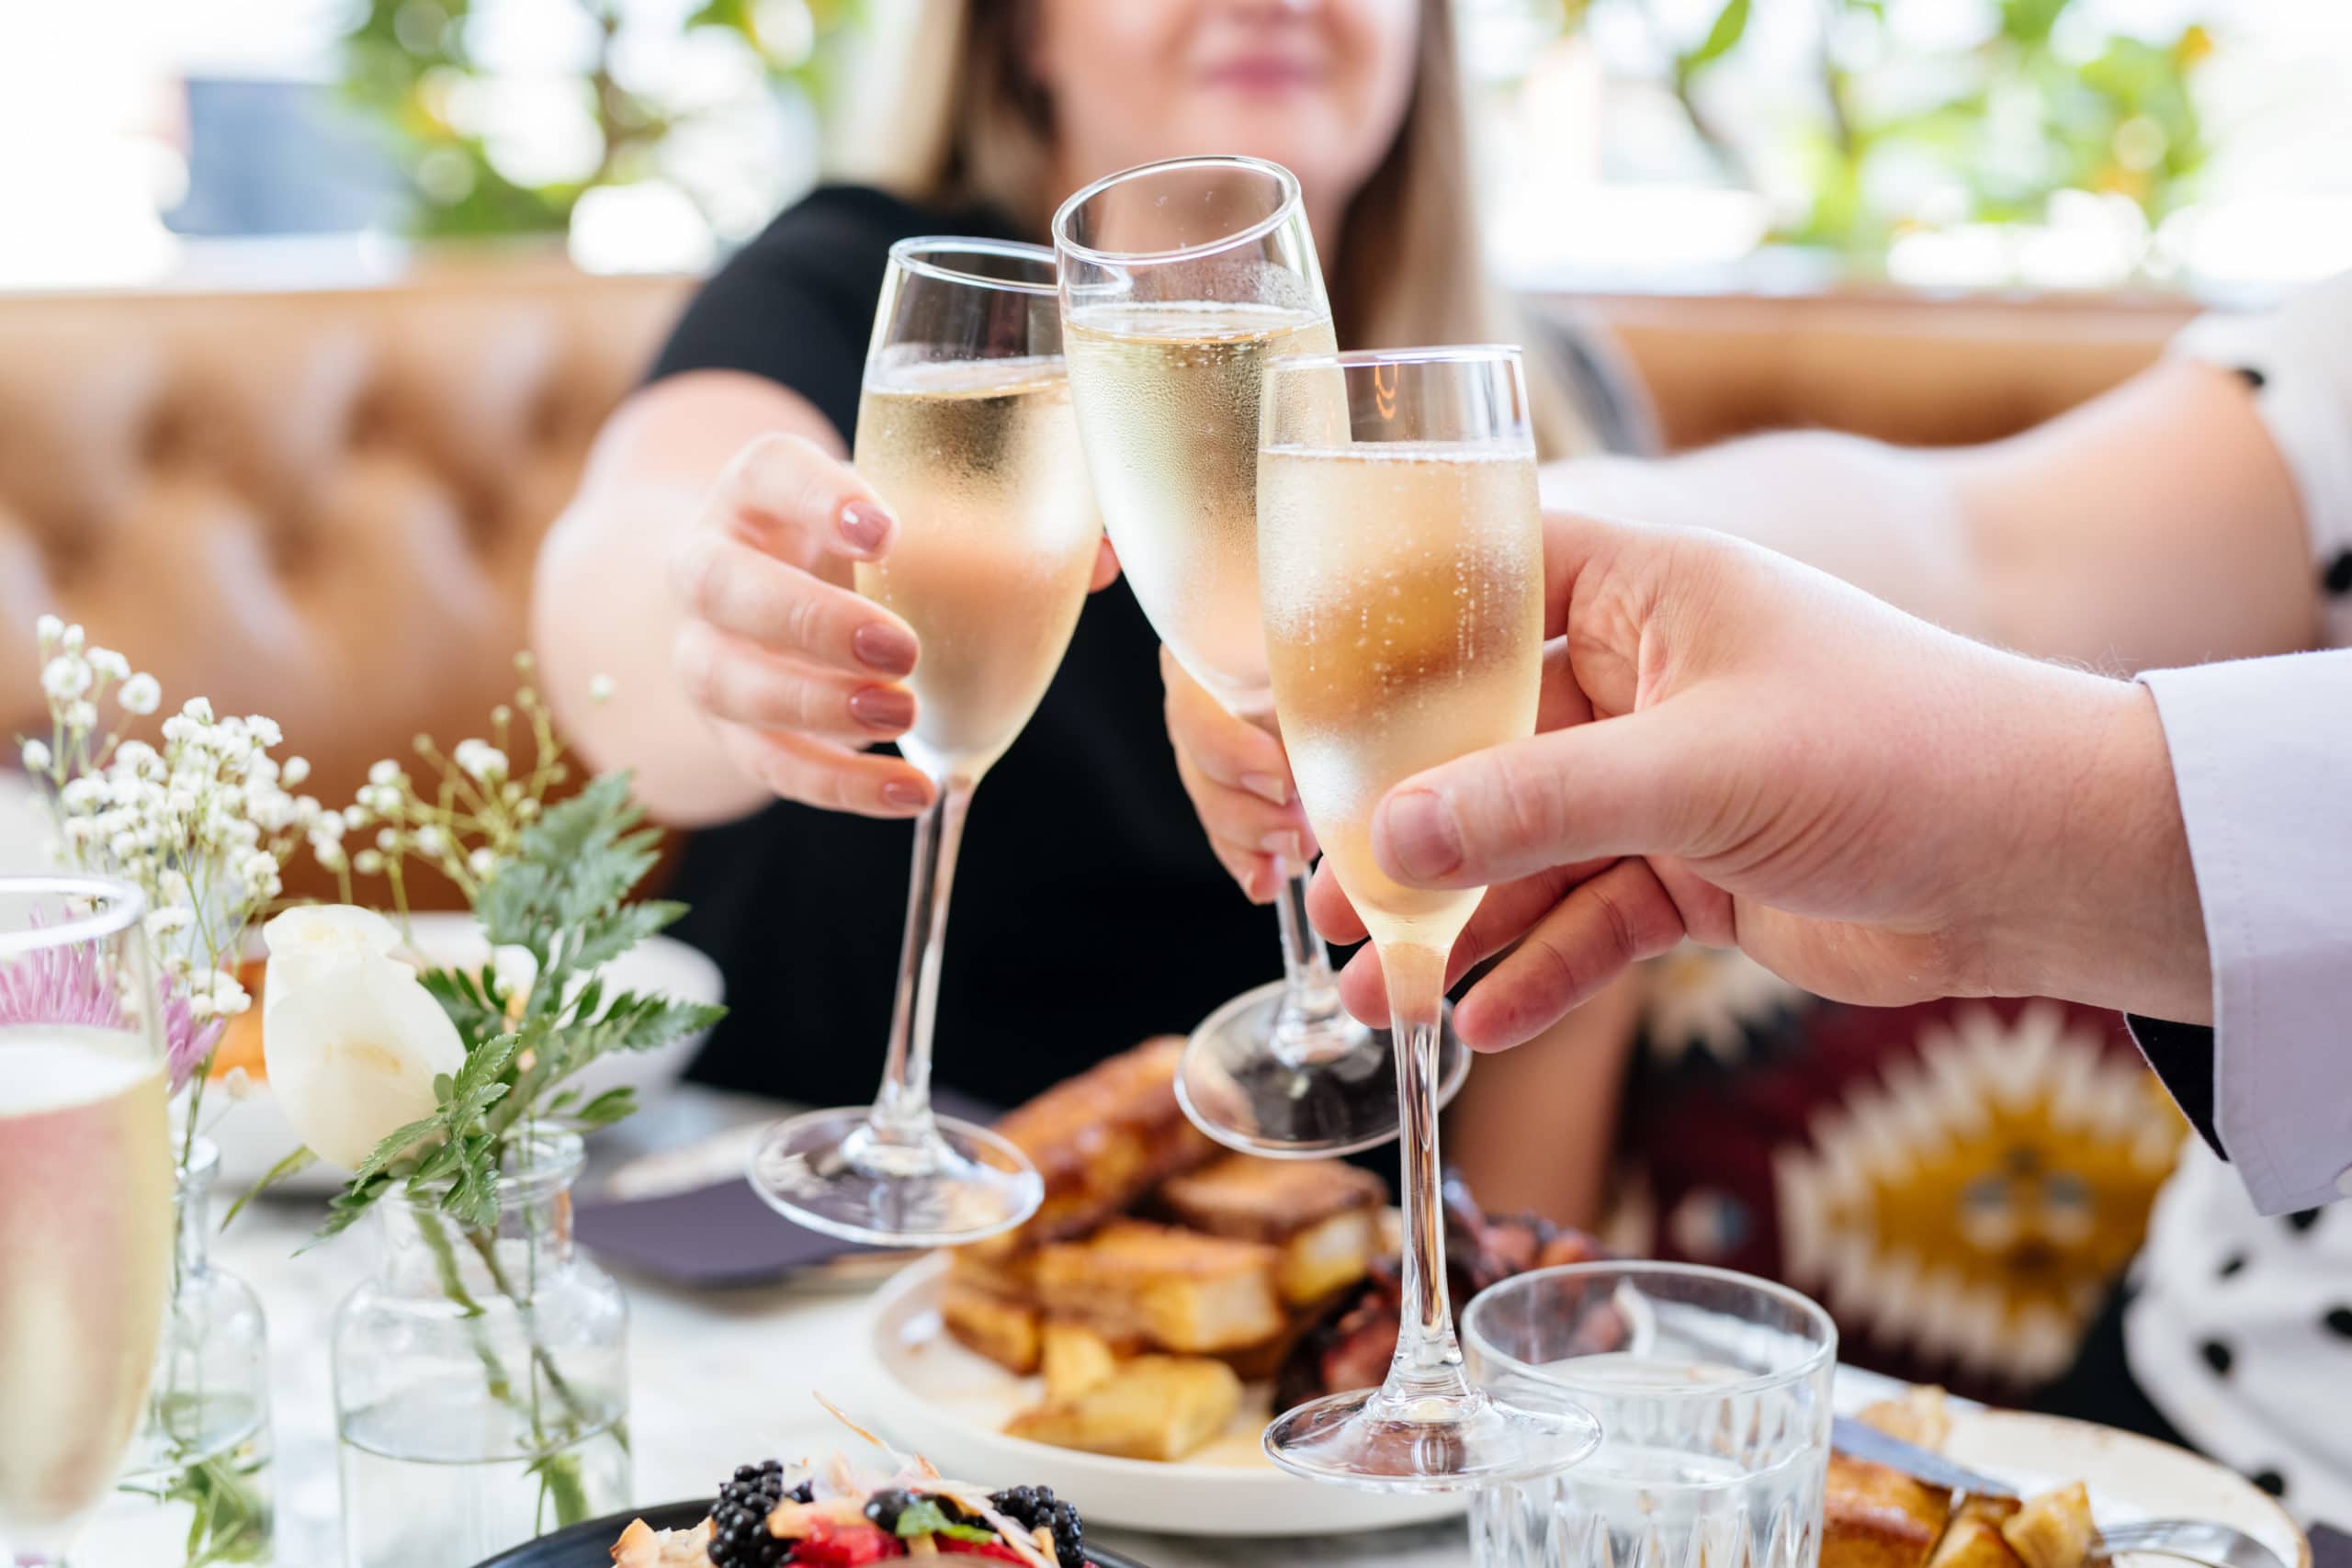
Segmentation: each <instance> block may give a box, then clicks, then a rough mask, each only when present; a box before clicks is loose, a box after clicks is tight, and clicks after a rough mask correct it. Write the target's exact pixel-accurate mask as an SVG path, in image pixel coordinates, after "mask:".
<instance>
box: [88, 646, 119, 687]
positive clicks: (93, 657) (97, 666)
mask: <svg viewBox="0 0 2352 1568" xmlns="http://www.w3.org/2000/svg"><path fill="white" fill-rule="evenodd" d="M84 657H85V658H87V659H88V660H89V661H90V668H91V669H93V670H95V671H97V672H98V673H99V674H100V675H102V676H104V677H106V679H107V680H109V681H128V680H129V679H130V660H128V659H125V658H124V657H123V656H122V655H121V654H119V653H117V652H116V651H115V650H114V649H111V648H95V647H94V648H92V649H90V651H89V652H88V653H87V654H86V655H85V656H84Z"/></svg>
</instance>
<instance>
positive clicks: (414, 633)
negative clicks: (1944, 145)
mask: <svg viewBox="0 0 2352 1568" xmlns="http://www.w3.org/2000/svg"><path fill="white" fill-rule="evenodd" d="M689 287H690V286H689V285H688V284H687V283H686V282H684V280H680V279H676V278H609V277H586V276H581V275H579V274H577V273H574V272H572V271H571V270H570V269H569V268H567V267H565V266H563V265H561V264H560V263H558V262H550V261H541V260H536V259H526V260H517V259H515V258H513V257H506V258H504V259H490V260H469V261H448V260H435V261H430V262H428V263H426V264H425V265H423V266H422V267H421V268H420V269H419V270H418V271H417V272H416V274H415V275H414V276H413V277H411V278H410V279H408V280H406V281H403V282H402V283H401V284H400V285H399V286H397V287H394V288H376V289H359V290H351V291H343V292H299V293H242V294H241V293H215V294H186V293H157V294H119V295H115V294H89V295H74V296H6V295H0V727H5V728H0V735H6V734H12V733H18V732H23V731H27V730H28V729H29V728H32V726H33V724H34V722H35V720H36V719H38V718H39V717H40V714H41V705H40V691H39V687H38V684H37V682H36V681H35V678H34V676H35V671H34V668H33V666H34V653H33V634H32V623H33V619H34V617H35V616H37V615H40V614H41V613H42V612H44V611H54V612H55V613H57V614H59V615H63V616H65V617H67V618H68V619H72V620H79V621H81V622H83V623H84V624H85V625H86V626H88V627H89V629H90V632H91V635H92V636H93V637H96V638H97V639H99V640H101V641H104V642H106V643H107V644H109V645H111V646H115V647H119V648H120V649H123V650H124V651H125V652H126V653H127V654H129V655H130V659H131V660H132V661H133V662H134V663H135V664H136V665H138V666H139V667H140V668H142V669H148V670H152V671H154V672H155V673H156V674H157V676H158V677H159V678H160V679H161V680H162V681H163V682H164V694H165V698H166V700H167V702H168V703H170V704H171V705H177V703H178V702H179V701H181V700H182V699H184V698H185V697H187V696H189V695H191V694H196V693H198V692H201V693H203V694H206V695H208V696H209V697H211V698H212V699H213V701H214V702H215V703H216V704H217V705H220V707H221V708H222V709H223V710H224V711H234V712H264V713H267V714H270V715H271V716H274V717H276V718H277V719H278V720H279V721H280V722H281V723H282V724H283V725H284V726H285V728H286V733H287V737H288V748H287V749H288V750H299V751H300V752H301V753H302V754H304V755H305V756H307V757H309V758H310V759H311V761H312V764H313V766H314V768H315V770H316V774H315V777H316V783H315V784H314V785H313V786H312V787H313V788H314V789H315V790H316V791H317V793H318V794H319V795H320V796H321V797H322V798H323V799H329V800H337V799H347V798H349V792H350V791H351V789H352V788H353V787H354V786H355V785H356V784H357V783H358V782H359V780H360V778H361V777H362V776H363V775H364V774H365V773H366V771H367V768H368V763H369V762H370V761H374V760H375V759H376V758H378V757H381V756H385V755H389V754H399V755H405V754H406V750H407V748H408V745H409V742H410V739H411V738H412V737H413V736H414V735H415V734H417V733H418V732H420V731H424V732H430V733H431V734H433V735H434V736H435V737H436V738H437V739H440V740H441V741H442V742H443V744H444V745H445V746H446V745H448V744H453V743H454V742H455V741H456V740H458V739H462V738H464V737H465V736H467V735H469V734H473V733H478V732H479V730H480V728H481V726H482V724H483V722H484V717H485V716H486V715H487V713H488V711H489V709H490V707H491V706H492V704H494V703H495V702H497V701H499V700H500V699H501V698H502V697H503V696H504V695H506V694H508V693H509V692H511V690H512V673H511V671H510V669H509V666H508V663H507V660H508V658H509V656H510V655H511V654H512V653H513V652H514V651H515V649H517V648H519V647H520V646H522V642H523V637H524V615H523V612H524V602H525V596H526V592H527V591H528V584H529V578H530V570H531V563H532V558H533V554H534V550H535V548H536V547H537V543H538V540H539V537H540V535H541V534H542V532H543V531H544V530H545V529H546V527H547V525H548V523H549V521H550V520H551V519H552V518H553V517H554V515H555V513H557V511H558V510H559V509H560V507H561V506H562V504H563V502H564V501H565V499H566V498H567V497H568V496H569V494H570V493H571V489H572V486H573V484H574V482H575V481H576V479H577V476H578V472H579V467H580V462H581V458H582V454H583V453H584V451H585V450H586V447H587V444H588V442H589V440H590V438H591V437H592V435H593V434H594V431H595V429H596V426H597V424H598V423H599V422H600V421H601V420H602V419H603V417H604V416H605V412H607V411H608V410H609V409H610V408H611V406H612V405H613V403H614V402H615V401H616V400H617V399H618V398H619V397H620V396H621V394H622V393H623V392H624V391H626V390H627V389H628V386H629V385H630V384H631V382H632V381H633V380H634V378H636V377H637V375H638V374H639V371H640V369H641V367H643V366H644V365H645V363H646V362H647V360H648V359H649V357H650V355H651V353H652V351H653V347H654V345H655V344H656V342H657V341H658V339H659V337H660V335H661V333H662V331H663V330H664V328H665V327H666V326H667V324H668V322H669V321H670V319H671V317H672V316H673V314H674V312H675V311H676V310H677V309H678V308H679V305H680V304H681V302H682V301H683V299H684V296H685V293H686V290H687V288H689ZM1579 303H1580V308H1581V309H1582V310H1583V311H1584V313H1585V314H1586V315H1587V316H1588V317H1589V318H1591V319H1595V320H1597V321H1600V323H1602V324H1603V325H1607V326H1612V327H1614V328H1615V329H1616V330H1617V331H1618V332H1619V333H1620V335H1621V337H1622V338H1623V341H1624V343H1625V344H1626V345H1627V347H1628V348H1629V350H1630V351H1631V356H1632V359H1633V361H1634V365H1635V366H1636V367H1637V368H1638V369H1639V371H1640V372H1641V374H1642V375H1643V377H1644V378H1645V381H1646V382H1647V383H1648V384H1649V386H1650V388H1651V389H1652V391H1653V393H1654V394H1655V395H1656V397H1657V402H1658V405H1659V412H1660V415H1661V423H1662V424H1663V426H1664V428H1665V429H1666V431H1667V433H1668V439H1669V442H1670V444H1672V445H1675V446H1685V445H1690V444H1692V443H1694V442H1698V441H1703V440H1711V439H1715V438H1719V437H1721V436H1724V435H1728V434H1737V433H1738V432H1739V431H1741V430H1744V429H1748V428H1754V427H1756V426H1758V425H1766V424H1775V425H1777V424H1828V425H1833V426H1839V427H1844V428H1858V429H1862V430H1865V431H1869V432H1871V433H1872V434H1883V435H1888V436H1892V437H1894V438H1896V439H1906V440H1936V439H1962V438H1967V439H1975V438H1982V437H1985V436H1987V435H1992V434H2000V433H2002V432H2003V431H2006V430H2010V429H2016V428H2018V427H2019V426H2021V425H2024V424H2026V423H2031V422H2032V421H2033V420H2035V419H2038V418H2041V417H2043V416H2045V415H2047V414H2049V413H2051V412H2056V410H2057V409H2059V408H2063V407H2064V406H2065V405H2066V404H2068V403H2071V402H2072V401H2074V400H2077V399H2079V398H2081V397H2084V396H2087V395H2089V394H2090V393H2092V392H2095V391H2097V390H2098V389H2099V388H2100V387H2102V386H2104V385H2106V384H2108V383H2109V382H2110V381H2112V380H2114V379H2117V378H2120V376H2122V375H2125V374H2128V373H2129V372H2130V371H2131V370H2132V369H2134V368H2136V367H2138V366H2139V365H2140V364H2142V363H2144V362H2145V361H2146V359H2147V358H2149V357H2150V356H2151V355H2153V354H2154V351H2155V346H2156V345H2157V344H2159V343H2160V342H2161V341H2162V338H2163V335H2164V334H2165V333H2166V332H2168V331H2169V330H2170V329H2171V327H2172V326H2173V325H2174V324H2176V322H2177V320H2178V318H2179V315H2180V311H2179V310H2178V309H2177V307H2174V308H2165V309H2158V310H2146V309H2137V308H2123V307H2117V308H2107V307H2101V306H2096V305H2093V306H2087V307H2069V308H2064V309H2048V308H2043V307H2035V306H2030V305H2027V306H2020V305H2008V304H2003V303H1999V302H1995V303H1991V304H1974V305H1967V306H1954V305H1929V306H1922V305H1920V304H1918V303H1917V302H1916V301H1908V300H1903V301H1893V302H1889V301H1877V302H1867V301H1866V302H1863V303H1860V304H1857V303H1855V302H1854V301H1851V300H1839V299H1819V300H1804V299H1794V300H1789V299H1773V300H1742V299H1717V300H1708V299H1691V300H1681V299H1587V300H1584V301H1580V302H1579Z"/></svg>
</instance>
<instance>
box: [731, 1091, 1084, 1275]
mask: <svg viewBox="0 0 2352 1568" xmlns="http://www.w3.org/2000/svg"><path fill="white" fill-rule="evenodd" d="M933 1129H934V1131H933V1135H932V1136H930V1137H928V1138H915V1139H910V1140H907V1141H903V1142H894V1141H892V1140H890V1139H888V1138H886V1137H884V1136H882V1135H881V1134H879V1133H878V1132H877V1131H876V1128H875V1126H874V1123H873V1122H872V1121H871V1120H870V1119H869V1113H868V1112H867V1111H866V1110H865V1108H864V1107H862V1106H861V1107H858V1108H856V1109H854V1110H842V1111H809V1113H808V1114H807V1115H804V1116H795V1117H793V1118H792V1119H790V1120H789V1121H786V1122H777V1123H776V1124H775V1126H773V1127H771V1128H769V1129H768V1131H767V1134H766V1135H765V1136H764V1137H763V1138H761V1140H760V1142H759V1145H758V1147H756V1148H754V1149H753V1150H752V1165H751V1172H750V1175H751V1179H752V1191H754V1192H757V1193H758V1194H759V1195H760V1197H761V1198H762V1199H763V1200H764V1201H766V1203H767V1205H768V1207H770V1208H772V1209H774V1210H775V1212H776V1213H780V1214H782V1215H784V1217H785V1218H786V1219H788V1220H791V1221H794V1222H795V1223H797V1224H803V1225H806V1226H808V1227H809V1229H810V1230H812V1231H822V1232H823V1233H824V1234H825V1235H837V1236H841V1237H842V1238H843V1239H844V1240H848V1241H859V1242H865V1243H867V1244H869V1245H871V1246H875V1247H960V1246H962V1245H963V1244H965V1243H966V1242H973V1241H978V1240H980V1239H981V1238H982V1237H984V1236H991V1235H998V1234H999V1233H1001V1232H1003V1231H1009V1230H1011V1229H1012V1227H1013V1226H1015V1225H1017V1224H1020V1223H1021V1222H1022V1221H1023V1220H1025V1219H1027V1218H1028V1217H1029V1216H1030V1215H1031V1214H1034V1213H1036V1212H1037V1204H1038V1201H1039V1200H1040V1199H1042V1198H1043V1197H1044V1195H1045V1186H1044V1183H1042V1182H1041V1181H1040V1180H1039V1179H1038V1178H1037V1172H1036V1170H1035V1168H1033V1167H1032V1166H1031V1165H1030V1164H1029V1161H1028V1158H1027V1156H1024V1155H1023V1154H1022V1152H1021V1151H1020V1150H1019V1149H1017V1148H1014V1147H1013V1146H1012V1145H1011V1144H1009V1143H1007V1142H1006V1141H1005V1140H1004V1139H1002V1138H1001V1137H999V1136H997V1135H996V1134H994V1133H991V1132H989V1130H988V1129H987V1128H985V1127H976V1126H973V1125H972V1124H971V1123H970V1122H957V1121H955V1120H953V1119H952V1118H949V1117H945V1116H942V1117H938V1118H936V1119H935V1121H934V1122H933Z"/></svg>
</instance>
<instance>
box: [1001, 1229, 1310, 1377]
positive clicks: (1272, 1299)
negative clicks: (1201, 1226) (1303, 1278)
mask: <svg viewBox="0 0 2352 1568" xmlns="http://www.w3.org/2000/svg"><path fill="white" fill-rule="evenodd" d="M1275 1258H1276V1254H1275V1251H1274V1249H1273V1248H1272V1247H1269V1246H1267V1245H1265V1244H1264V1243H1263V1242H1254V1241H1228V1240H1227V1239H1226V1238H1224V1237H1222V1236H1213V1235H1199V1234H1197V1233H1195V1232H1193V1231H1182V1230H1176V1229H1173V1228H1171V1227H1170V1226H1167V1225H1155V1224H1146V1223H1145V1222H1143V1221H1141V1220H1114V1221H1113V1222H1112V1223H1111V1224H1107V1225H1104V1226H1103V1228H1102V1229H1101V1230H1100V1231H1098V1232H1096V1233H1095V1234H1094V1235H1092V1236H1091V1237H1089V1238H1088V1239H1087V1240H1085V1241H1082V1242H1063V1243H1058V1244H1057V1245H1055V1246H1052V1247H1044V1248H1042V1249H1040V1250H1039V1252H1038V1254H1037V1262H1036V1289H1037V1300H1038V1302H1039V1303H1041V1304H1042V1305H1043V1306H1045V1307H1046V1310H1047V1311H1049V1312H1051V1313H1053V1314H1056V1315H1057V1316H1065V1317H1074V1318H1077V1319H1078V1320H1080V1322H1083V1323H1087V1324H1090V1325H1092V1326H1093V1327H1095V1328H1096V1329H1097V1330H1099V1331H1101V1332H1103V1333H1105V1334H1108V1335H1112V1336H1117V1335H1121V1334H1139V1335H1141V1336H1143V1337H1145V1338H1147V1339H1148V1340H1150V1341H1151V1343H1152V1344H1154V1345H1156V1346H1158V1347H1159V1348H1161V1349H1163V1350H1181V1351H1185V1352H1188V1353H1192V1354H1205V1353H1208V1352H1212V1351H1217V1350H1230V1349H1236V1348H1239V1347H1241V1346H1244V1345H1255V1344H1257V1343H1259V1342H1260V1341H1261V1340H1264V1339H1271V1338H1272V1337H1274V1336H1275V1335H1276V1334H1279V1333H1280V1332H1282V1329H1283V1313H1282V1306H1281V1303H1280V1302H1279V1301H1278V1300H1277V1298H1276V1295H1275V1292H1274V1263H1275Z"/></svg>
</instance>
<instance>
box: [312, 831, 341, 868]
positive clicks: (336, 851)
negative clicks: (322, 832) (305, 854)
mask: <svg viewBox="0 0 2352 1568" xmlns="http://www.w3.org/2000/svg"><path fill="white" fill-rule="evenodd" d="M311 856H312V857H313V858H314V859H316V860H317V861H318V863H320V864H321V865H322V866H324V867H325V868H326V869H327V870H329V871H341V870H342V869H343V868H344V867H345V866H346V865H348V864H350V861H349V859H348V858H347V857H346V856H345V854H344V852H343V846H342V845H341V844H340V843H338V842H336V841H335V840H333V839H322V838H319V837H317V836H315V835H313V836H312V838H311Z"/></svg>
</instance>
